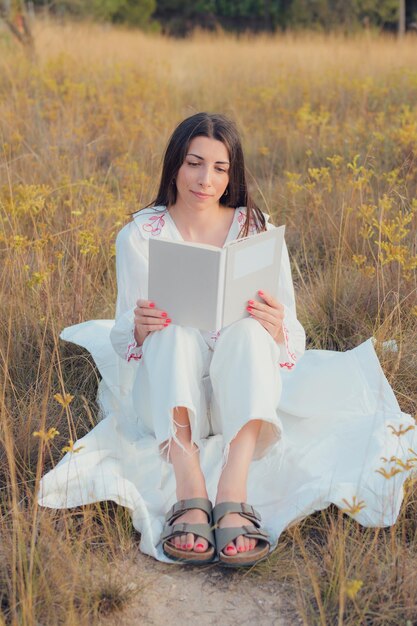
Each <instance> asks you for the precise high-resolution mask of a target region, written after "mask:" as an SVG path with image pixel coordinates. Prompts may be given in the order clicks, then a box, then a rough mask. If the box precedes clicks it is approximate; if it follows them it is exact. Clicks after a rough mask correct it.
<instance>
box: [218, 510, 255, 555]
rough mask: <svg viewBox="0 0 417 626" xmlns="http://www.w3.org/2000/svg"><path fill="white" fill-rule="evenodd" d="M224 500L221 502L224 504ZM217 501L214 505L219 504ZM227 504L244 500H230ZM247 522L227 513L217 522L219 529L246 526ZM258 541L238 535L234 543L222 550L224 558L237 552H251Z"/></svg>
mask: <svg viewBox="0 0 417 626" xmlns="http://www.w3.org/2000/svg"><path fill="white" fill-rule="evenodd" d="M224 501H225V500H223V502H224ZM220 502H221V501H220V500H219V501H218V502H216V504H219V503H220ZM228 502H244V500H231V499H228ZM250 524H251V522H249V521H248V520H247V519H246V517H242V515H239V513H228V514H227V515H225V516H224V517H223V518H222V519H221V520H220V521H219V528H232V527H233V528H235V527H237V526H248V525H250ZM257 543H258V541H257V540H256V539H249V538H248V537H244V536H243V535H239V536H238V537H237V538H236V539H235V540H234V541H231V542H230V543H228V544H227V546H225V547H224V548H223V552H224V554H225V555H226V556H234V555H235V554H237V553H238V552H248V551H249V550H253V549H254V548H255V546H256V544H257Z"/></svg>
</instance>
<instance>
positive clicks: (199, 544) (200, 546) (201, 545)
mask: <svg viewBox="0 0 417 626" xmlns="http://www.w3.org/2000/svg"><path fill="white" fill-rule="evenodd" d="M196 548H204V546H203V544H202V543H198V544H197V545H196Z"/></svg>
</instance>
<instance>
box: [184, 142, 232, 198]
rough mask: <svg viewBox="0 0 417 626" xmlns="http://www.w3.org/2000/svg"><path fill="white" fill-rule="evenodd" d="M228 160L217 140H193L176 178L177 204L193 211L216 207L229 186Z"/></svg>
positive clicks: (226, 152)
mask: <svg viewBox="0 0 417 626" xmlns="http://www.w3.org/2000/svg"><path fill="white" fill-rule="evenodd" d="M229 168H230V159H229V154H228V151H227V148H226V146H225V145H224V143H222V142H221V141H218V140H217V139H210V138H209V137H194V139H192V140H191V142H190V146H189V148H188V151H187V154H186V157H185V160H184V163H183V164H182V165H181V167H180V169H179V170H178V174H177V177H176V186H177V204H185V205H186V206H190V207H195V208H197V209H198V208H207V207H209V206H214V205H215V206H217V207H218V206H219V200H220V198H221V196H222V195H223V193H224V192H225V190H226V187H227V185H228V183H229Z"/></svg>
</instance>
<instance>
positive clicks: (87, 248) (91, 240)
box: [78, 230, 100, 256]
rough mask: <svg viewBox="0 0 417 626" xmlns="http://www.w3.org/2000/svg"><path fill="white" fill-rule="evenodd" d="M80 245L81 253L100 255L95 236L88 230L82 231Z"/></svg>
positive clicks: (79, 236)
mask: <svg viewBox="0 0 417 626" xmlns="http://www.w3.org/2000/svg"><path fill="white" fill-rule="evenodd" d="M78 244H79V246H80V252H81V254H84V255H91V256H94V255H96V254H98V252H99V250H100V248H99V246H98V245H97V240H96V237H95V235H94V234H93V233H92V232H90V231H88V230H81V231H80V232H79V233H78Z"/></svg>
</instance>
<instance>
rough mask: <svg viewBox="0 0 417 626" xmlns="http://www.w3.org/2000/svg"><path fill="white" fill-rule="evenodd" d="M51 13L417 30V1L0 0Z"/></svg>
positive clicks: (182, 29)
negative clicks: (29, 0) (28, 0)
mask: <svg viewBox="0 0 417 626" xmlns="http://www.w3.org/2000/svg"><path fill="white" fill-rule="evenodd" d="M25 4H26V8H27V9H28V10H29V11H30V12H31V13H32V14H35V13H36V12H47V13H49V14H52V15H54V16H58V17H60V18H65V17H69V16H71V17H73V18H74V17H75V18H82V19H85V18H89V19H93V20H100V21H105V22H113V23H123V24H126V25H131V26H135V27H141V28H144V29H148V30H153V31H155V30H156V31H161V32H163V33H165V34H169V35H174V36H185V35H187V34H189V33H191V32H192V31H193V30H194V29H195V28H200V29H205V30H211V31H213V30H225V31H228V32H245V31H252V32H276V31H279V30H281V31H282V30H288V29H292V30H294V29H314V30H319V31H330V30H332V31H333V30H338V31H342V32H344V33H351V32H356V31H358V30H360V29H362V28H374V29H383V30H391V31H395V30H397V29H398V28H399V29H400V30H401V29H405V28H408V29H414V30H415V29H416V27H417V0H408V1H406V0H347V1H346V0H235V1H233V2H231V1H230V0H89V1H88V2H85V1H84V0H52V1H51V0H31V2H28V3H24V2H23V1H22V0H0V9H2V11H3V13H4V14H6V13H7V14H10V13H13V12H19V11H22V10H23V9H24V8H25V7H24V5H25Z"/></svg>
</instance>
